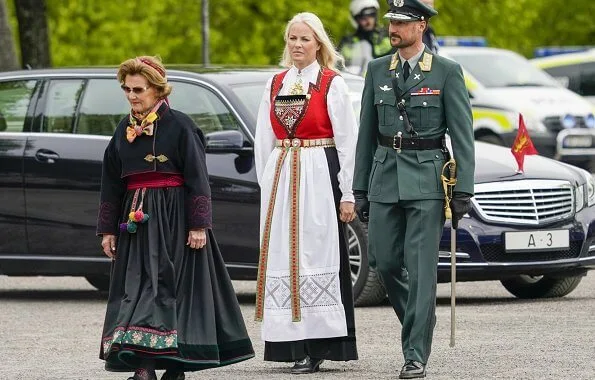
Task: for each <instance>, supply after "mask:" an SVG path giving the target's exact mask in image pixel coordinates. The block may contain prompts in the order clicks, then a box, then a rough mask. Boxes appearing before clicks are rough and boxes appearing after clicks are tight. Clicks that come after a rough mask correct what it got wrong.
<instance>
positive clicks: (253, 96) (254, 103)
mask: <svg viewBox="0 0 595 380" xmlns="http://www.w3.org/2000/svg"><path fill="white" fill-rule="evenodd" d="M265 86H266V82H256V83H241V84H235V85H232V86H231V89H232V91H233V92H234V93H235V94H236V95H237V96H238V98H239V99H240V100H241V101H242V103H244V105H245V106H246V108H247V109H248V111H250V113H251V114H252V116H254V119H256V117H257V116H258V107H260V101H261V100H262V94H263V93H264V88H265Z"/></svg>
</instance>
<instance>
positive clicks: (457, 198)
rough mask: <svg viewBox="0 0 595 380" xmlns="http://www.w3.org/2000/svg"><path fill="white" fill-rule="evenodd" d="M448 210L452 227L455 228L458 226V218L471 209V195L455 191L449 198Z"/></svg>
mask: <svg viewBox="0 0 595 380" xmlns="http://www.w3.org/2000/svg"><path fill="white" fill-rule="evenodd" d="M450 211H451V212H452V227H453V228H454V229H455V230H456V229H457V228H458V227H459V220H461V219H462V218H463V216H464V215H465V214H466V213H468V212H469V211H471V195H469V194H467V193H461V192H456V191H455V193H454V195H453V197H452V199H451V200H450Z"/></svg>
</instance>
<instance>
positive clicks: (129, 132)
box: [126, 100, 164, 143]
mask: <svg viewBox="0 0 595 380" xmlns="http://www.w3.org/2000/svg"><path fill="white" fill-rule="evenodd" d="M163 102H164V100H160V101H158V102H157V104H155V106H153V108H152V109H151V111H149V113H148V114H147V115H146V116H145V117H144V118H143V119H142V120H141V122H140V124H139V123H138V119H140V118H137V117H135V115H134V111H132V110H131V111H130V115H129V116H128V122H129V123H130V125H128V127H126V140H128V142H129V143H132V142H133V141H134V139H136V138H137V137H138V136H140V135H143V134H144V135H147V136H153V128H154V124H153V123H154V122H155V120H157V119H158V118H159V115H157V110H158V109H159V107H161V105H162V104H163Z"/></svg>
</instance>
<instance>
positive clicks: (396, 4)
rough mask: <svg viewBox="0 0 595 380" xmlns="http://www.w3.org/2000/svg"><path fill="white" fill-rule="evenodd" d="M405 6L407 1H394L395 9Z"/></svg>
mask: <svg viewBox="0 0 595 380" xmlns="http://www.w3.org/2000/svg"><path fill="white" fill-rule="evenodd" d="M404 4H405V0H393V5H394V6H395V7H399V8H400V7H402V6H403V5H404Z"/></svg>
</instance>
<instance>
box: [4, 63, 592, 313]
mask: <svg viewBox="0 0 595 380" xmlns="http://www.w3.org/2000/svg"><path fill="white" fill-rule="evenodd" d="M277 71H279V69H278V68H268V69H246V68H244V69H238V68H236V69H231V68H213V67H211V68H200V67H178V68H176V69H172V70H169V71H168V78H169V81H170V82H171V83H172V85H173V87H174V91H173V93H172V95H171V96H170V103H171V105H172V107H173V108H175V109H178V110H180V111H182V112H185V113H187V114H188V115H190V117H192V118H193V119H194V121H195V122H196V124H197V125H198V126H199V127H200V128H201V129H202V130H203V132H204V133H205V135H206V138H207V165H208V169H209V174H210V183H211V189H212V199H213V210H214V216H213V229H214V231H215V233H216V236H217V240H218V243H219V244H220V248H221V251H222V252H223V256H224V259H225V261H226V264H227V267H228V270H229V273H230V275H231V277H232V278H234V279H255V278H256V273H257V260H258V252H259V243H258V241H259V237H258V234H259V197H260V195H259V188H258V184H257V182H256V173H255V171H254V158H253V150H252V144H253V136H254V128H255V124H256V112H257V109H258V104H259V102H260V99H261V97H262V92H263V89H264V84H265V82H266V80H267V79H268V78H269V77H270V76H271V75H272V73H273V72H277ZM344 77H345V79H346V81H347V84H348V85H349V87H350V89H351V90H352V91H353V93H352V94H353V104H354V107H355V108H356V111H357V110H358V107H359V96H360V94H361V90H362V88H363V79H362V78H360V77H357V76H351V75H348V74H344ZM128 111H129V110H128V104H127V102H126V101H125V98H124V96H123V95H122V93H121V89H120V87H119V83H118V82H117V80H116V70H115V69H99V68H92V69H50V70H31V71H20V72H7V73H0V163H1V164H0V189H1V190H0V191H1V192H2V196H1V197H0V274H5V275H73V276H85V277H86V278H87V279H88V280H89V282H90V283H91V284H93V285H94V286H96V287H97V288H99V289H106V288H107V285H108V282H109V267H110V265H109V263H110V260H109V259H108V258H107V257H105V256H104V254H103V253H102V252H101V247H100V244H99V243H100V242H99V239H98V238H96V237H95V224H96V217H97V207H98V197H99V187H100V176H101V162H102V157H103V151H104V149H105V147H106V145H107V143H108V141H109V139H110V137H111V135H112V134H113V131H114V129H115V127H116V125H117V124H118V122H119V120H120V119H121V118H122V117H123V116H124V115H125V114H127V113H128ZM476 161H477V171H476V193H477V195H476V198H475V200H474V209H473V211H472V212H471V213H470V214H469V215H468V217H466V218H464V219H463V220H462V221H461V225H460V229H459V232H458V242H457V252H456V256H457V259H458V262H459V264H458V266H457V274H458V279H460V280H462V281H464V280H488V279H498V280H502V282H503V284H504V285H505V286H506V288H507V289H508V290H510V291H511V292H512V293H513V294H515V295H517V296H519V297H544V296H563V295H565V294H568V293H569V292H570V291H572V290H573V289H574V288H575V287H576V286H577V285H578V283H579V282H580V279H581V276H583V275H584V274H585V273H586V271H587V270H588V269H593V268H595V242H594V240H595V223H594V220H595V207H593V205H594V204H595V182H594V181H593V178H592V177H591V176H590V175H589V174H588V173H587V172H586V171H584V170H582V169H578V168H575V167H572V166H570V165H566V164H562V163H559V162H556V161H553V160H549V159H546V158H542V157H527V158H526V164H525V165H526V171H525V174H522V175H518V174H515V171H514V169H515V168H514V161H513V159H512V156H511V154H510V152H509V151H507V149H504V148H500V147H496V146H492V145H489V144H481V143H478V144H477V149H476ZM448 229H449V226H448V225H447V226H446V227H445V234H444V236H443V240H442V243H441V251H440V263H439V265H438V274H439V279H440V281H448V280H449V272H450V259H449V257H450V252H449V251H450V249H449V247H450V242H449V238H450V233H449V231H448ZM348 232H349V246H350V262H351V270H352V274H353V284H354V295H355V298H356V303H357V304H359V305H364V304H374V303H377V302H379V301H380V300H382V299H383V298H384V297H385V292H384V290H383V288H382V285H381V284H380V283H379V281H378V279H377V276H376V273H375V272H374V271H373V270H371V269H370V268H368V265H367V255H366V246H367V233H366V226H365V225H364V224H362V223H360V222H359V221H355V222H353V223H351V224H350V225H349V229H348Z"/></svg>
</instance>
